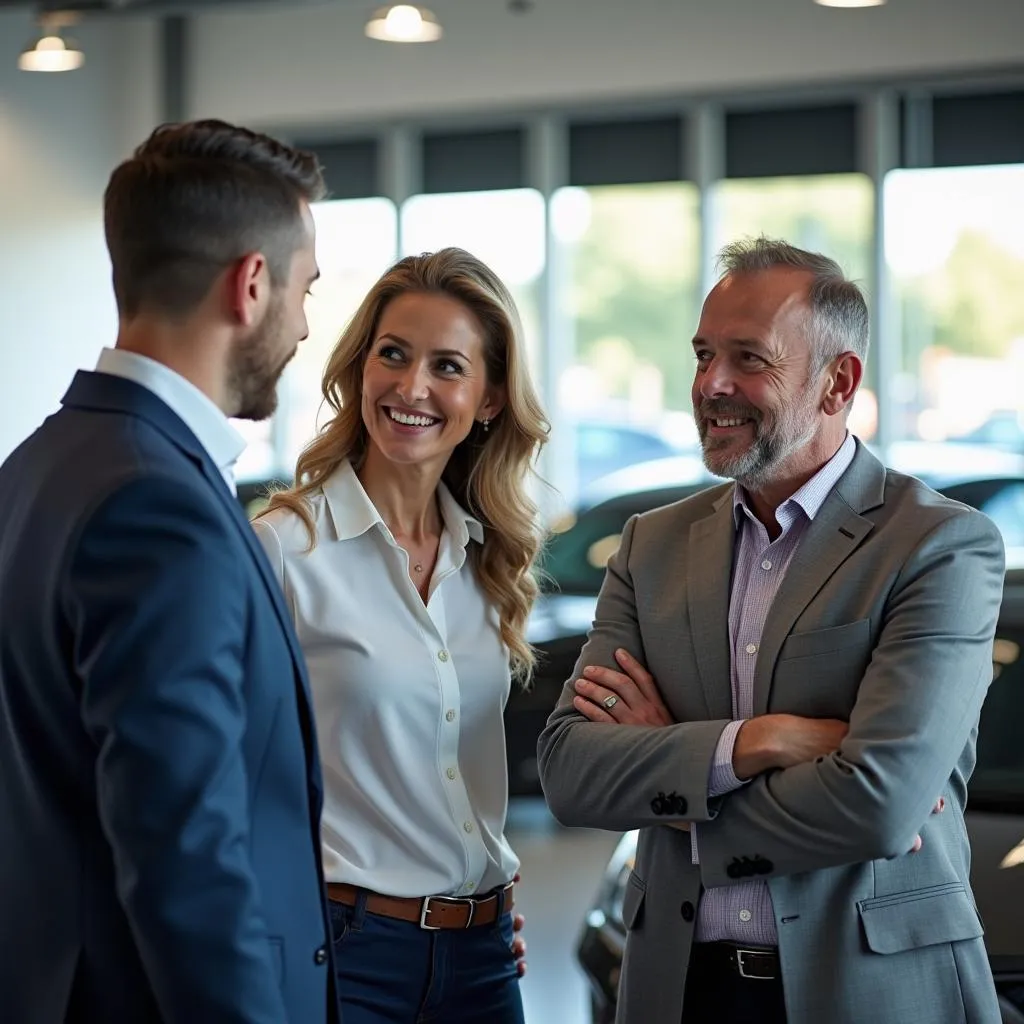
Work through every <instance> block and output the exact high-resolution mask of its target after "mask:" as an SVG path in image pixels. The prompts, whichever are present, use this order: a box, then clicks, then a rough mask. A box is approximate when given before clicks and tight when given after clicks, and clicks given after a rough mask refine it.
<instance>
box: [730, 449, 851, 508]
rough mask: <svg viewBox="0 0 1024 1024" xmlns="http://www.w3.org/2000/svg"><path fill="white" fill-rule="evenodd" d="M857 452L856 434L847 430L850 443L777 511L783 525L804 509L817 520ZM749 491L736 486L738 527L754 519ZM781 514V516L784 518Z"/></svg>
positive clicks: (735, 503)
mask: <svg viewBox="0 0 1024 1024" xmlns="http://www.w3.org/2000/svg"><path fill="white" fill-rule="evenodd" d="M856 452H857V442H856V441H855V440H854V437H853V434H851V433H850V432H849V431H847V434H846V440H845V441H843V443H842V444H841V445H840V446H839V450H838V451H837V452H836V453H835V455H833V456H832V458H831V459H829V460H828V462H826V463H825V465H824V466H822V467H821V469H819V470H818V472H817V473H815V474H814V476H812V477H811V479H810V480H808V481H807V482H806V483H805V484H804V485H803V486H802V487H800V488H799V489H798V490H797V491H795V492H794V493H793V494H791V495H790V496H789V497H788V498H787V499H786V500H785V501H784V502H783V503H782V504H781V505H780V506H779V507H778V508H777V509H776V511H775V514H776V518H778V520H779V525H780V526H785V525H786V523H784V522H783V520H784V519H785V520H786V521H787V522H789V521H791V520H792V518H793V516H794V515H795V514H796V508H800V509H802V510H803V513H804V515H805V516H807V518H808V520H810V521H812V522H813V521H814V517H815V516H816V515H817V514H818V512H819V511H820V510H821V506H822V505H824V504H825V499H826V498H827V497H828V496H829V494H830V493H831V492H832V488H834V487H835V485H836V484H837V483H839V478H840V477H841V476H842V475H843V474H844V473H845V472H846V471H847V469H849V468H850V463H851V462H853V457H854V455H855V454H856ZM747 499H748V495H747V492H746V489H745V488H743V487H740V486H739V484H737V485H736V487H735V489H734V490H733V496H732V511H733V518H734V520H735V522H736V525H737V526H739V525H740V523H741V522H742V521H743V519H742V517H743V515H748V516H752V515H753V512H752V511H751V510H750V505H749V503H748V500H747ZM780 513H781V516H780Z"/></svg>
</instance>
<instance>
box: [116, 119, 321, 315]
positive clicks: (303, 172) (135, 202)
mask: <svg viewBox="0 0 1024 1024" xmlns="http://www.w3.org/2000/svg"><path fill="white" fill-rule="evenodd" d="M324 191H325V190H324V182H323V177H322V175H321V171H320V167H319V164H318V163H317V160H316V157H315V156H314V155H313V154H312V153H306V152H303V151H301V150H297V149H293V148H291V147H290V146H286V145H285V144H284V143H282V142H278V141H277V140H276V139H272V138H270V136H268V135H261V134H260V133H258V132H254V131H250V130H249V129H247V128H239V127H236V126H235V125H231V124H227V123H225V122H224V121H215V120H205V121H191V122H186V123H182V124H165V125H162V126H161V127H159V128H157V129H156V130H155V131H154V132H153V134H152V135H150V137H149V138H148V139H147V140H146V141H145V142H144V143H143V144H142V145H141V146H139V148H138V149H136V150H135V152H134V153H133V154H132V156H131V157H130V158H129V159H128V160H126V161H125V162H124V163H122V164H121V165H120V166H119V167H117V168H116V169H115V171H114V173H113V174H112V175H111V177H110V182H109V184H108V185H107V190H106V193H105V195H104V227H105V230H106V237H107V249H108V250H109V252H110V260H111V263H112V264H113V271H114V295H115V297H116V298H117V308H118V310H119V312H120V313H121V315H122V316H129V317H130V316H134V315H136V314H137V313H139V312H140V311H141V310H147V311H151V312H155V313H158V314H161V315H164V316H171V317H176V316H182V315H185V314H187V313H189V312H191V311H192V310H193V309H194V308H195V307H196V306H197V305H198V304H199V303H200V302H201V301H202V299H203V298H204V297H205V296H206V295H207V293H208V292H209V290H210V287H211V286H212V284H213V282H214V280H215V279H216V277H217V275H218V274H220V273H221V272H222V271H223V270H225V269H226V268H227V267H228V266H230V265H231V264H232V263H233V262H234V261H235V260H238V259H240V258H241V257H242V256H244V255H245V254H246V253H250V252H262V253H263V254H264V255H265V256H266V258H267V263H268V269H269V272H270V278H271V282H272V283H273V284H274V285H280V284H282V283H283V282H284V281H286V280H287V277H288V272H289V268H290V265H291V259H292V256H293V255H294V253H295V251H296V250H297V249H298V248H299V246H300V245H301V242H302V238H303V230H304V228H303V224H302V218H301V213H300V206H301V201H302V200H305V201H307V202H314V201H315V200H317V199H321V198H322V197H323V195H324Z"/></svg>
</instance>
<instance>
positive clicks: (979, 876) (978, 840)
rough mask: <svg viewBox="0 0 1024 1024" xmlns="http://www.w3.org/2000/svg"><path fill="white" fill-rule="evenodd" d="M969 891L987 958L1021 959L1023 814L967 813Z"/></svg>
mask: <svg viewBox="0 0 1024 1024" xmlns="http://www.w3.org/2000/svg"><path fill="white" fill-rule="evenodd" d="M966 820H967V832H968V834H969V835H970V837H971V888H972V889H973V890H974V896H975V899H976V900H977V903H978V912H979V913H980V914H981V920H982V923H983V924H984V926H985V946H986V947H987V949H988V952H989V956H1006V957H1014V958H1017V959H1022V960H1024V927H1022V925H1021V919H1020V915H1021V908H1024V815H1020V814H991V813H988V812H983V811H977V812H975V811H970V812H968V814H967V819H966Z"/></svg>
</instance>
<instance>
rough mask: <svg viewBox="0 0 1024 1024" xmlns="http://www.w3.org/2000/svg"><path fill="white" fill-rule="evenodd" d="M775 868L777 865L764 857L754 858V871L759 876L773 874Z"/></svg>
mask: <svg viewBox="0 0 1024 1024" xmlns="http://www.w3.org/2000/svg"><path fill="white" fill-rule="evenodd" d="M774 867H775V865H774V864H773V863H772V862H771V861H770V860H767V859H766V858H764V857H755V858H754V871H756V872H757V874H759V875H768V874H771V870H772V868H774Z"/></svg>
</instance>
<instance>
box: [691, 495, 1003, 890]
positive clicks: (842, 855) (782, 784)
mask: <svg viewBox="0 0 1024 1024" xmlns="http://www.w3.org/2000/svg"><path fill="white" fill-rule="evenodd" d="M1003 570H1004V553H1003V542H1002V538H1001V536H1000V535H999V532H998V530H997V529H996V527H995V526H994V524H993V523H992V522H991V521H990V520H989V519H987V518H986V517H985V516H983V515H981V514H980V513H977V512H974V511H970V510H966V509H965V510H963V511H960V512H957V513H955V514H953V515H952V516H950V517H949V518H947V519H946V520H944V521H943V522H942V523H940V524H939V525H938V526H936V527H935V528H933V529H932V530H931V531H930V532H929V533H928V534H927V535H926V536H925V537H924V539H923V540H922V541H921V542H920V543H919V544H918V546H917V547H916V549H915V550H913V551H912V552H910V554H909V556H908V557H907V559H906V561H905V562H904V565H903V568H902V570H901V572H900V574H899V576H898V578H897V580H896V583H895V585H894V587H893V589H892V592H891V594H890V596H889V598H888V600H887V602H886V607H885V612H884V620H883V625H882V629H881V634H880V636H879V639H878V643H877V645H876V647H875V649H874V651H873V653H872V657H871V661H870V663H869V665H868V668H867V671H866V673H865V675H864V678H863V680H862V681H861V684H860V687H859V689H858V694H857V700H856V703H855V704H854V708H853V712H852V714H851V717H850V728H849V732H848V733H847V736H846V738H845V739H844V741H843V743H842V745H841V747H840V749H839V750H838V751H836V752H835V753H833V754H831V755H829V756H827V757H820V758H818V759H817V760H816V761H814V762H811V763H807V764H801V765H797V766H795V767H793V768H788V769H785V770H784V771H775V772H769V773H767V774H764V775H761V776H758V777H757V778H756V779H755V780H754V781H753V782H751V783H750V784H749V785H748V786H746V787H745V788H743V789H742V790H738V791H736V792H735V793H732V794H730V795H729V796H728V797H727V798H726V799H725V800H724V801H723V804H722V810H721V813H720V814H719V815H718V816H717V818H716V819H715V820H714V821H713V822H709V823H708V824H706V825H702V826H701V829H700V861H701V874H702V880H703V882H704V885H705V886H716V885H728V884H731V883H733V882H734V881H740V880H742V877H735V875H736V872H735V869H733V876H734V877H730V874H729V866H730V864H732V863H733V861H734V859H735V858H736V857H738V856H739V857H743V856H754V857H759V858H761V864H762V865H765V871H766V873H767V874H775V875H789V874H795V873H797V872H801V871H814V870H819V869H822V868H828V867H833V866H838V865H842V864H850V863H860V862H864V861H870V860H876V859H879V858H882V857H895V856H900V855H902V854H906V853H907V851H908V850H909V849H910V847H911V845H912V843H913V841H914V837H915V835H916V833H917V832H918V831H919V830H920V828H921V827H922V825H923V823H924V822H925V821H926V820H927V818H928V816H929V812H930V809H931V807H932V805H933V804H934V803H935V800H936V799H937V797H938V796H939V795H940V794H941V793H942V792H943V791H944V789H945V788H946V786H947V784H948V782H949V779H950V776H951V775H952V773H953V770H954V768H955V766H956V764H957V761H958V760H959V759H960V758H961V756H962V755H963V753H964V750H965V747H966V746H967V744H968V743H969V742H971V737H972V733H973V732H974V730H975V729H976V727H977V723H978V717H979V715H980V712H981V705H982V702H983V701H984V699H985V694H986V692H987V690H988V687H989V684H990V683H991V681H992V639H993V636H994V634H995V627H996V622H997V619H998V616H999V605H1000V600H1001V596H1002V587H1003ZM820 682H821V685H823V686H827V685H828V681H827V680H821V681H820ZM767 865H770V866H771V868H770V870H768V868H767Z"/></svg>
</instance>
